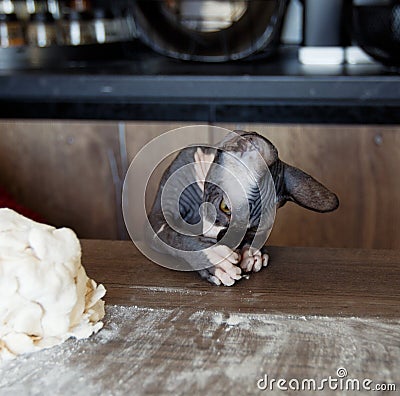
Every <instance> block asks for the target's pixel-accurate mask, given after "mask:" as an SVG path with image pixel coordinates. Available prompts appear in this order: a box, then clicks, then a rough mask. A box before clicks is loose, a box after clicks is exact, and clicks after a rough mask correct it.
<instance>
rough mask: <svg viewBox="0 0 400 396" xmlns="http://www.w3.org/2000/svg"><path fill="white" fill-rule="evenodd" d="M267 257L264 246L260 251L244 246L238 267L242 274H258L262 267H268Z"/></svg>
mask: <svg viewBox="0 0 400 396" xmlns="http://www.w3.org/2000/svg"><path fill="white" fill-rule="evenodd" d="M268 260H269V256H268V253H267V251H266V248H265V246H263V247H262V248H261V250H258V249H255V248H252V247H250V246H245V247H243V249H242V258H241V261H240V267H241V268H242V269H243V271H244V272H251V271H253V272H258V271H260V269H261V268H262V267H266V266H267V265H268Z"/></svg>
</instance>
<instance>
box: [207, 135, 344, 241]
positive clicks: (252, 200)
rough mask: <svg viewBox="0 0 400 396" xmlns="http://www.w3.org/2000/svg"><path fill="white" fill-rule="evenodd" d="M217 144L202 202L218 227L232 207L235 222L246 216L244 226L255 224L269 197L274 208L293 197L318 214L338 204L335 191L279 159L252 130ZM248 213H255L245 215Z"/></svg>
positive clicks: (226, 221) (227, 221)
mask: <svg viewBox="0 0 400 396" xmlns="http://www.w3.org/2000/svg"><path fill="white" fill-rule="evenodd" d="M217 147H218V150H217V152H216V154H215V157H214V160H213V163H212V164H211V166H210V169H209V171H208V173H207V176H206V182H205V185H204V193H203V200H204V202H207V203H210V204H211V205H212V207H213V208H214V211H215V213H214V218H215V226H216V227H219V228H221V229H223V228H224V227H225V228H226V227H228V226H229V225H230V223H231V221H232V212H233V211H234V212H235V214H236V219H237V221H238V224H241V225H243V223H244V222H246V221H247V227H248V228H250V227H253V226H255V225H257V224H258V223H257V222H258V220H259V219H258V218H257V217H258V216H257V214H258V215H259V214H260V210H263V206H264V207H265V204H266V203H267V204H268V205H271V200H272V199H273V200H274V202H273V203H272V204H273V205H275V208H278V207H281V206H283V205H284V204H285V203H286V202H287V201H292V202H295V203H297V204H298V205H300V206H303V207H304V208H306V209H310V210H313V211H317V212H321V213H322V212H330V211H332V210H335V209H336V208H337V207H338V205H339V200H338V198H337V196H336V195H335V194H334V193H332V192H331V191H329V190H328V189H327V188H326V187H324V186H323V185H322V184H321V183H319V182H318V181H316V180H315V179H314V178H312V177H311V176H310V175H308V174H306V173H305V172H303V171H301V170H300V169H298V168H295V167H292V166H290V165H288V164H286V163H284V162H282V161H281V160H280V159H279V156H278V150H277V149H276V147H275V146H274V145H273V144H272V143H271V142H270V141H269V140H268V139H266V138H264V137H263V136H261V135H259V134H257V133H256V132H244V131H234V132H232V133H230V134H228V135H227V136H226V137H225V138H224V139H223V140H222V141H221V142H220V143H219V144H218V146H217ZM271 176H272V177H271ZM260 201H262V202H263V203H264V205H260ZM249 213H250V214H251V213H253V216H250V217H249V218H248V214H249ZM254 214H255V215H254ZM214 234H215V232H214Z"/></svg>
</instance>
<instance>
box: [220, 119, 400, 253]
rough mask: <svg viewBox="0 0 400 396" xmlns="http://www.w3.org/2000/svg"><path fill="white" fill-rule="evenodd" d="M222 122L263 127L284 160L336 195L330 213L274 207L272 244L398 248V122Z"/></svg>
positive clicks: (399, 199)
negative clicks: (334, 207)
mask: <svg viewBox="0 0 400 396" xmlns="http://www.w3.org/2000/svg"><path fill="white" fill-rule="evenodd" d="M222 126H224V127H227V128H229V129H235V128H237V129H245V130H254V131H257V132H259V133H262V134H263V135H264V136H266V137H268V138H269V139H270V140H271V141H272V142H273V143H274V144H275V145H276V146H277V148H278V150H279V154H280V157H281V159H282V160H283V161H285V162H288V163H290V164H292V165H295V166H297V167H299V168H301V169H303V170H304V171H306V172H308V173H310V174H311V175H312V176H314V177H315V178H316V179H318V180H320V181H321V182H322V183H323V184H325V185H326V186H327V187H329V188H330V189H332V190H333V191H334V192H335V193H337V195H338V196H339V199H340V207H339V209H338V210H337V211H336V212H333V213H329V214H318V213H313V212H310V211H306V210H304V209H302V208H300V207H298V206H296V205H294V204H291V203H288V204H287V205H286V206H285V207H283V208H282V209H280V210H279V211H278V216H277V220H276V223H275V227H274V230H273V233H272V235H271V237H270V243H271V244H275V245H289V246H331V247H364V248H400V234H399V233H398V232H397V231H396V230H397V229H398V228H399V224H400V184H399V182H398V169H400V127H390V126H389V127H386V126H368V127H360V126H325V125H324V126H318V125H313V126H309V125H298V126H296V125H266V124H262V125H257V124H250V125H233V124H230V125H228V124H223V125H222Z"/></svg>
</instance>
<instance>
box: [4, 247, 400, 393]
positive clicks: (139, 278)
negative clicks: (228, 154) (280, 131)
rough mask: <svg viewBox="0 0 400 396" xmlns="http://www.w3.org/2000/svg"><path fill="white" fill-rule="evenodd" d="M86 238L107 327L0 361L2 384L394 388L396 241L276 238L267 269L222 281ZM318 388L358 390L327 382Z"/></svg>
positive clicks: (83, 389) (76, 388)
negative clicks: (387, 247)
mask: <svg viewBox="0 0 400 396" xmlns="http://www.w3.org/2000/svg"><path fill="white" fill-rule="evenodd" d="M82 248H83V263H84V266H85V267H86V270H87V273H88V275H89V276H90V277H92V278H94V279H95V280H96V281H97V282H100V283H103V284H104V285H105V287H106V288H107V294H106V296H105V301H106V316H105V318H104V327H103V329H101V330H100V331H99V332H98V333H97V334H95V335H93V336H91V337H90V338H89V339H85V340H79V341H78V340H74V339H69V340H67V341H66V342H65V343H63V344H62V345H60V346H57V347H53V348H50V349H48V350H43V351H40V352H37V353H33V354H27V355H22V356H19V357H18V358H16V359H14V360H13V361H11V362H9V363H7V365H6V367H4V369H3V370H4V371H3V372H2V368H1V367H0V396H2V395H7V396H8V395H14V394H15V395H45V396H46V395H49V396H50V395H51V396H53V395H84V396H91V395H93V396H98V395H99V394H101V395H113V396H114V395H117V396H118V395H121V396H125V395H157V396H159V395H174V396H176V395H202V396H203V395H218V396H219V395H255V394H271V395H276V394H277V395H300V394H308V393H309V392H305V390H307V389H308V388H307V387H306V388H298V390H293V391H291V390H285V386H286V388H287V386H288V384H289V382H290V381H291V380H295V381H296V380H297V381H299V382H298V383H299V384H302V383H303V380H314V381H315V384H316V386H322V384H323V381H326V380H327V379H328V378H329V377H331V378H334V379H336V380H338V379H339V378H342V379H344V380H347V379H349V380H351V381H353V380H356V381H359V382H358V383H359V384H360V383H362V382H363V381H364V380H365V379H370V380H371V381H372V382H371V383H370V384H371V385H370V389H377V385H382V384H383V385H384V386H391V389H392V391H385V392H383V393H384V394H385V395H395V394H398V393H396V390H393V386H395V387H396V389H397V392H398V390H399V389H400V318H399V316H400V315H399V308H398V307H399V296H400V290H399V289H400V288H399V284H400V283H399V281H400V260H399V257H400V254H399V252H394V251H366V250H349V249H309V248H307V249H306V248H277V247H275V248H273V247H271V248H270V260H271V261H270V265H269V266H268V267H267V268H266V269H263V270H262V271H261V272H260V273H257V274H253V275H251V276H250V278H249V279H242V280H241V281H240V282H238V283H237V284H236V285H235V286H233V287H223V286H219V287H217V286H212V285H211V284H208V283H207V282H205V281H203V280H201V279H200V278H199V276H198V275H197V274H196V273H183V272H175V271H172V270H168V269H165V268H162V267H160V266H158V265H156V264H153V263H151V262H149V261H148V260H146V259H145V258H144V257H143V256H141V255H140V254H139V253H138V252H137V250H136V249H135V247H134V246H133V244H132V243H131V242H110V241H92V240H85V241H82ZM343 373H344V374H343ZM279 379H283V380H285V381H286V382H285V383H282V382H281V383H280V384H281V386H283V389H282V388H281V389H279V387H278V385H277V383H274V384H273V383H272V381H273V380H279ZM291 383H292V385H293V384H294V385H296V382H291ZM351 383H354V382H351ZM306 384H307V382H306ZM334 385H335V384H333V386H334ZM305 386H307V385H305ZM337 386H339V385H337ZM340 386H344V385H340ZM263 389H265V390H266V391H265V392H264V391H263ZM311 389H314V388H311ZM350 389H357V388H350ZM360 389H361V390H360V392H358V393H357V394H376V393H373V392H371V391H370V390H365V389H362V388H360ZM386 389H388V388H386ZM313 394H321V395H338V394H340V395H347V394H349V395H353V394H355V392H353V391H350V392H348V391H346V388H343V387H338V388H336V390H335V388H333V389H332V388H329V387H328V384H327V383H326V382H324V385H323V390H321V391H320V392H314V393H313Z"/></svg>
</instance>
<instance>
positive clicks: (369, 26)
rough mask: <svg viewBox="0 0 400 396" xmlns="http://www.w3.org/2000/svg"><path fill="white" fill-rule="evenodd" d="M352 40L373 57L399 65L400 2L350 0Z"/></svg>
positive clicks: (388, 64) (390, 0) (394, 0)
mask: <svg viewBox="0 0 400 396" xmlns="http://www.w3.org/2000/svg"><path fill="white" fill-rule="evenodd" d="M353 4H354V6H353V23H352V27H353V30H352V31H353V37H354V39H355V40H356V41H357V43H358V44H359V45H360V46H361V47H362V48H363V49H364V51H365V52H367V53H368V54H369V55H371V56H372V57H373V58H375V59H377V60H378V61H380V62H382V63H383V64H385V65H387V66H400V0H354V2H353Z"/></svg>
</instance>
